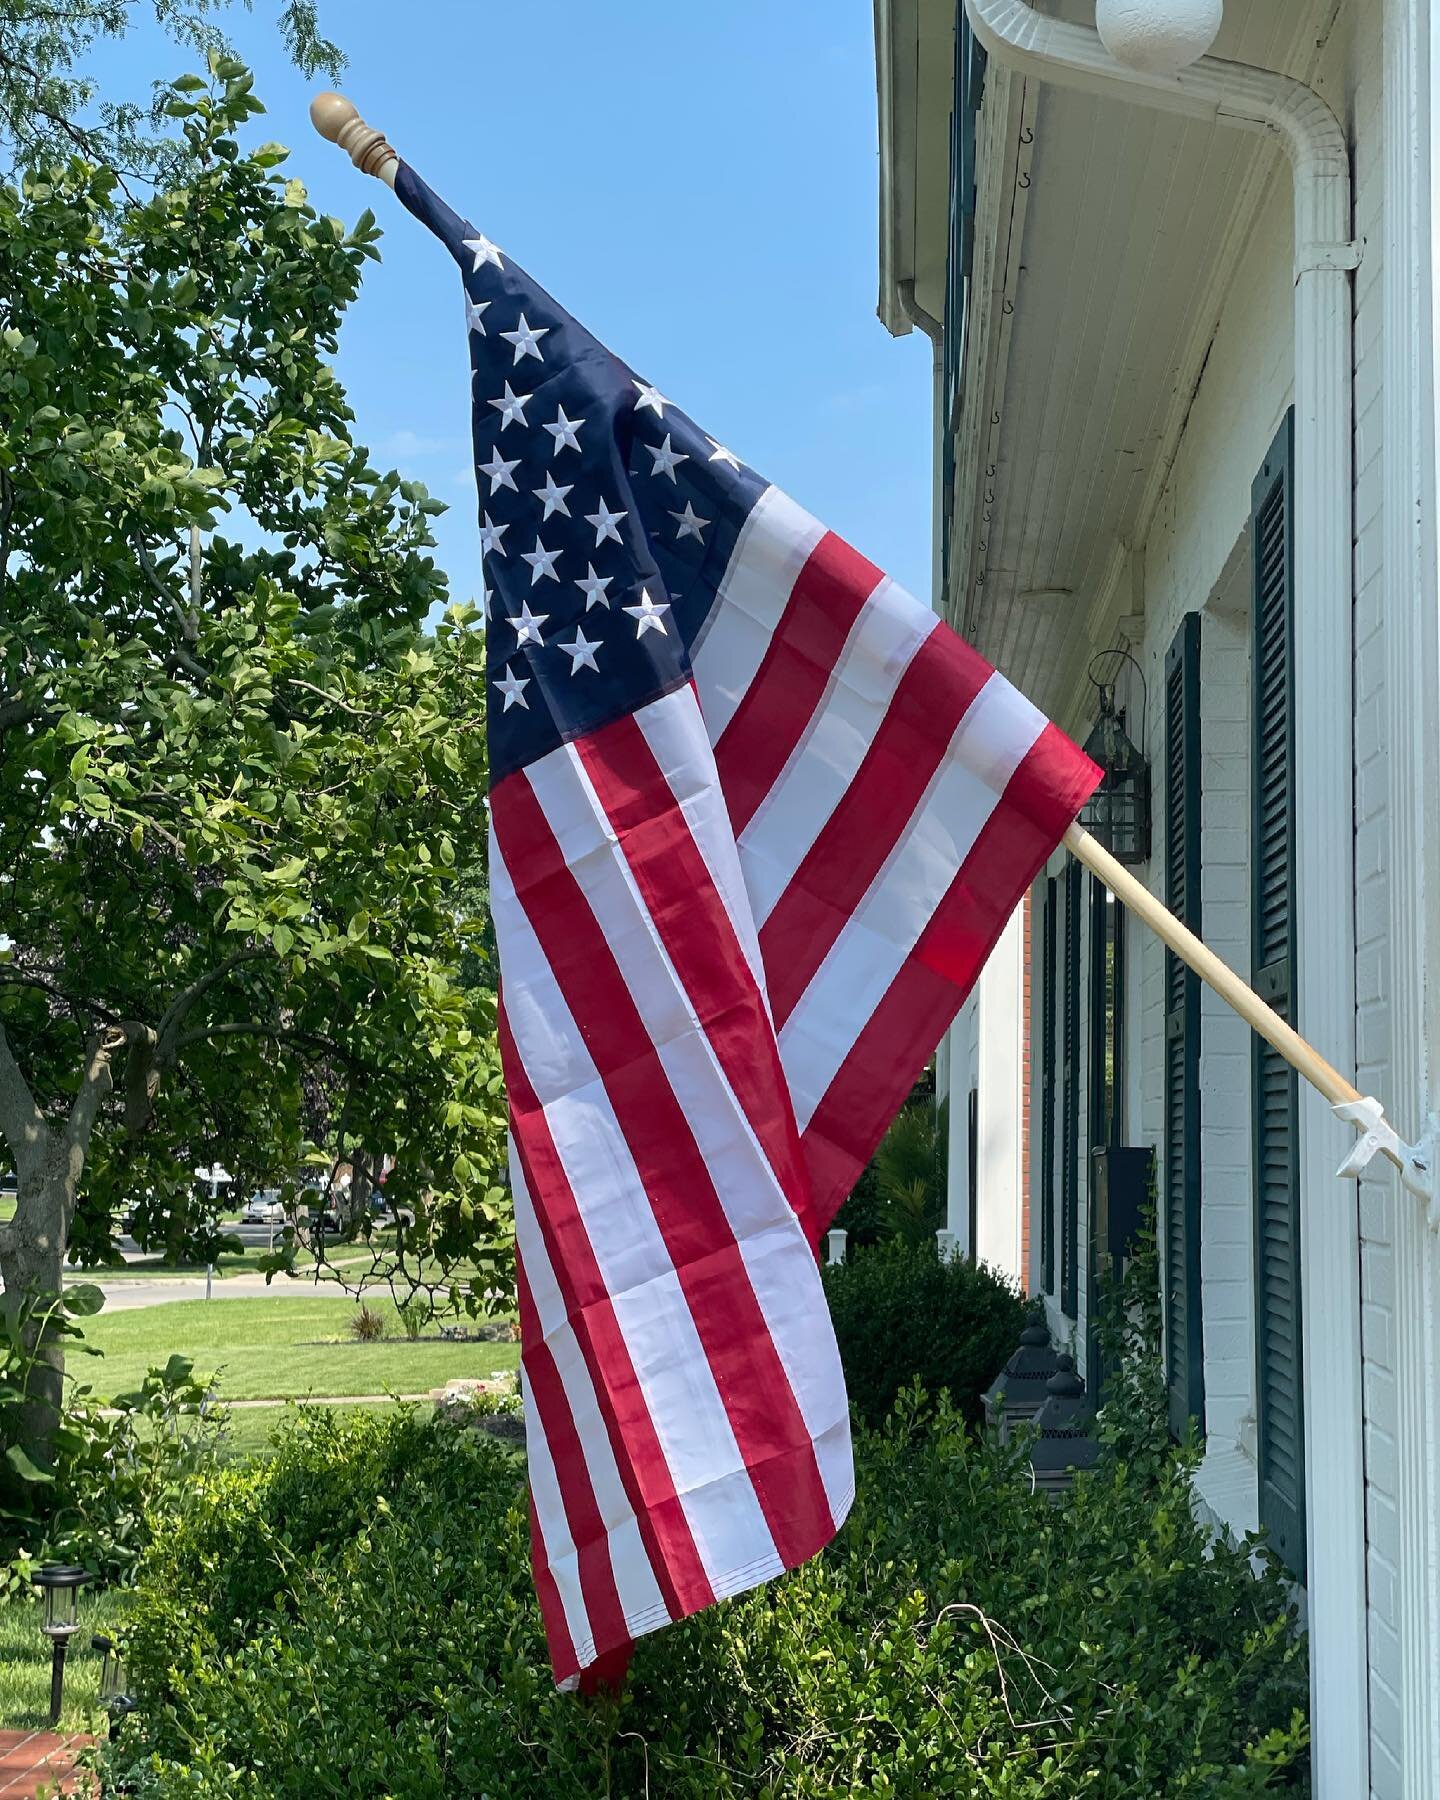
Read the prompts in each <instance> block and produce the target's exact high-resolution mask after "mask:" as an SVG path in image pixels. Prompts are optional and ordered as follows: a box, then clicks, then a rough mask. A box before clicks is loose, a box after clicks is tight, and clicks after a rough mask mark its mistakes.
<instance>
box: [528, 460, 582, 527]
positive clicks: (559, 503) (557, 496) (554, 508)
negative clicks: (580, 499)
mask: <svg viewBox="0 0 1440 1800" xmlns="http://www.w3.org/2000/svg"><path fill="white" fill-rule="evenodd" d="M574 485H575V484H574V483H573V482H572V483H571V484H570V486H571V487H573V486H574ZM530 492H531V493H532V494H533V495H534V496H535V498H536V499H537V500H543V501H544V502H545V518H544V519H541V521H540V523H541V524H542V525H543V524H544V523H545V519H548V518H549V517H550V515H551V513H557V512H559V513H564V515H565V517H566V518H567V519H568V518H569V517H570V508H569V507H568V506H567V505H566V504H565V496H566V495H567V494H568V493H569V492H570V488H568V487H558V486H557V485H556V482H555V477H554V476H553V475H552V474H551V473H550V471H549V470H548V469H547V470H546V471H545V485H544V487H538V488H531V490H530Z"/></svg>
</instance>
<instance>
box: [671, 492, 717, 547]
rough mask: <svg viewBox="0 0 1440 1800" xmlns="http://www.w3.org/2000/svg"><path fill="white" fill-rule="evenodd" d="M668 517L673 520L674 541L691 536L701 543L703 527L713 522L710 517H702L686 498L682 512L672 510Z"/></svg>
mask: <svg viewBox="0 0 1440 1800" xmlns="http://www.w3.org/2000/svg"><path fill="white" fill-rule="evenodd" d="M670 517H671V518H672V519H674V521H675V541H676V542H677V543H678V542H679V541H680V539H681V538H685V537H693V538H694V539H695V541H696V542H697V543H700V544H703V543H704V542H705V527H706V526H707V525H709V524H711V523H712V522H713V521H711V520H710V519H702V518H701V517H700V515H699V513H697V512H696V510H695V508H694V507H693V506H692V505H691V504H690V502H689V501H688V500H687V501H686V502H685V510H684V512H678V513H677V512H672V513H671V515H670Z"/></svg>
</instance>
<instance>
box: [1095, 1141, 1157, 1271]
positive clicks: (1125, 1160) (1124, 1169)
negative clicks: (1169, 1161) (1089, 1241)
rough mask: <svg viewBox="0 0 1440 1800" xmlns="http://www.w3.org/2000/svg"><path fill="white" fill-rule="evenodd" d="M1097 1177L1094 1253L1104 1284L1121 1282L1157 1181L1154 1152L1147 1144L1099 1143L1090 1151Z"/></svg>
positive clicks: (1097, 1269)
mask: <svg viewBox="0 0 1440 1800" xmlns="http://www.w3.org/2000/svg"><path fill="white" fill-rule="evenodd" d="M1090 1161H1091V1173H1092V1175H1093V1177H1094V1189H1093V1192H1094V1195H1095V1213H1094V1221H1095V1224H1094V1230H1095V1237H1094V1243H1093V1254H1094V1258H1095V1273H1096V1275H1097V1276H1098V1277H1099V1280H1100V1283H1101V1286H1102V1287H1107V1288H1108V1287H1110V1286H1111V1285H1112V1284H1114V1285H1118V1284H1119V1283H1120V1282H1121V1281H1123V1280H1124V1278H1125V1268H1126V1265H1127V1264H1128V1262H1129V1261H1130V1257H1131V1255H1132V1254H1133V1252H1134V1248H1135V1243H1136V1240H1137V1239H1138V1237H1139V1235H1140V1225H1141V1220H1142V1219H1143V1218H1144V1215H1145V1206H1146V1202H1147V1201H1148V1200H1149V1198H1150V1192H1151V1184H1152V1182H1153V1180H1154V1171H1155V1152H1154V1151H1153V1150H1152V1149H1151V1148H1150V1147H1149V1146H1148V1145H1143V1146H1136V1145H1130V1144H1123V1145H1122V1144H1104V1145H1097V1146H1096V1147H1095V1149H1093V1150H1092V1151H1091V1152H1090Z"/></svg>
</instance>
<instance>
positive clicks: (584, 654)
mask: <svg viewBox="0 0 1440 1800" xmlns="http://www.w3.org/2000/svg"><path fill="white" fill-rule="evenodd" d="M555 648H556V649H557V650H563V651H564V652H565V654H566V655H567V656H568V657H569V658H570V673H571V674H572V675H578V674H579V672H580V671H581V669H594V671H595V673H596V674H597V675H598V674H599V673H600V667H599V664H598V663H597V662H596V661H595V652H596V651H597V650H598V649H599V648H600V639H599V638H596V639H594V641H593V642H592V641H591V639H589V638H587V637H586V635H585V633H584V632H583V631H582V630H581V629H580V627H579V626H578V625H577V626H576V627H575V642H574V643H573V644H557V645H556V646H555Z"/></svg>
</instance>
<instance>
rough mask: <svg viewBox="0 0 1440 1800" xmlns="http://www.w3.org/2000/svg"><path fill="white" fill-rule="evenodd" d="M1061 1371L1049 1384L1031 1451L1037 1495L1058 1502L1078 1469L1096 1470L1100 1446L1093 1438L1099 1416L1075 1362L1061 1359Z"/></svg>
mask: <svg viewBox="0 0 1440 1800" xmlns="http://www.w3.org/2000/svg"><path fill="white" fill-rule="evenodd" d="M1058 1361H1059V1365H1060V1366H1059V1368H1058V1369H1056V1371H1055V1373H1054V1374H1053V1375H1052V1376H1051V1377H1050V1380H1049V1382H1048V1383H1047V1384H1046V1398H1045V1404H1044V1405H1043V1406H1042V1407H1041V1408H1040V1411H1039V1412H1038V1413H1037V1414H1036V1415H1035V1424H1036V1427H1037V1429H1038V1430H1039V1433H1040V1435H1039V1437H1038V1438H1037V1439H1036V1440H1035V1443H1034V1444H1033V1446H1032V1447H1031V1450H1030V1468H1031V1470H1032V1472H1033V1474H1034V1478H1035V1487H1036V1490H1037V1492H1039V1493H1042V1494H1047V1495H1049V1496H1050V1498H1051V1499H1055V1498H1058V1496H1059V1495H1061V1494H1063V1493H1064V1492H1065V1490H1066V1488H1068V1487H1070V1486H1071V1485H1072V1483H1073V1482H1074V1480H1075V1473H1076V1471H1077V1470H1078V1469H1093V1468H1094V1466H1095V1459H1096V1458H1097V1457H1098V1456H1099V1454H1100V1446H1099V1445H1098V1444H1097V1443H1096V1442H1095V1440H1094V1438H1093V1437H1091V1435H1090V1427H1091V1425H1092V1424H1093V1423H1094V1421H1095V1414H1094V1413H1093V1411H1092V1410H1091V1408H1090V1403H1089V1401H1088V1400H1087V1398H1086V1396H1085V1383H1084V1382H1083V1381H1082V1380H1081V1379H1080V1377H1079V1376H1078V1375H1077V1374H1076V1373H1075V1364H1074V1361H1073V1359H1072V1358H1070V1357H1068V1356H1062V1357H1060V1358H1059V1359H1058Z"/></svg>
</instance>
